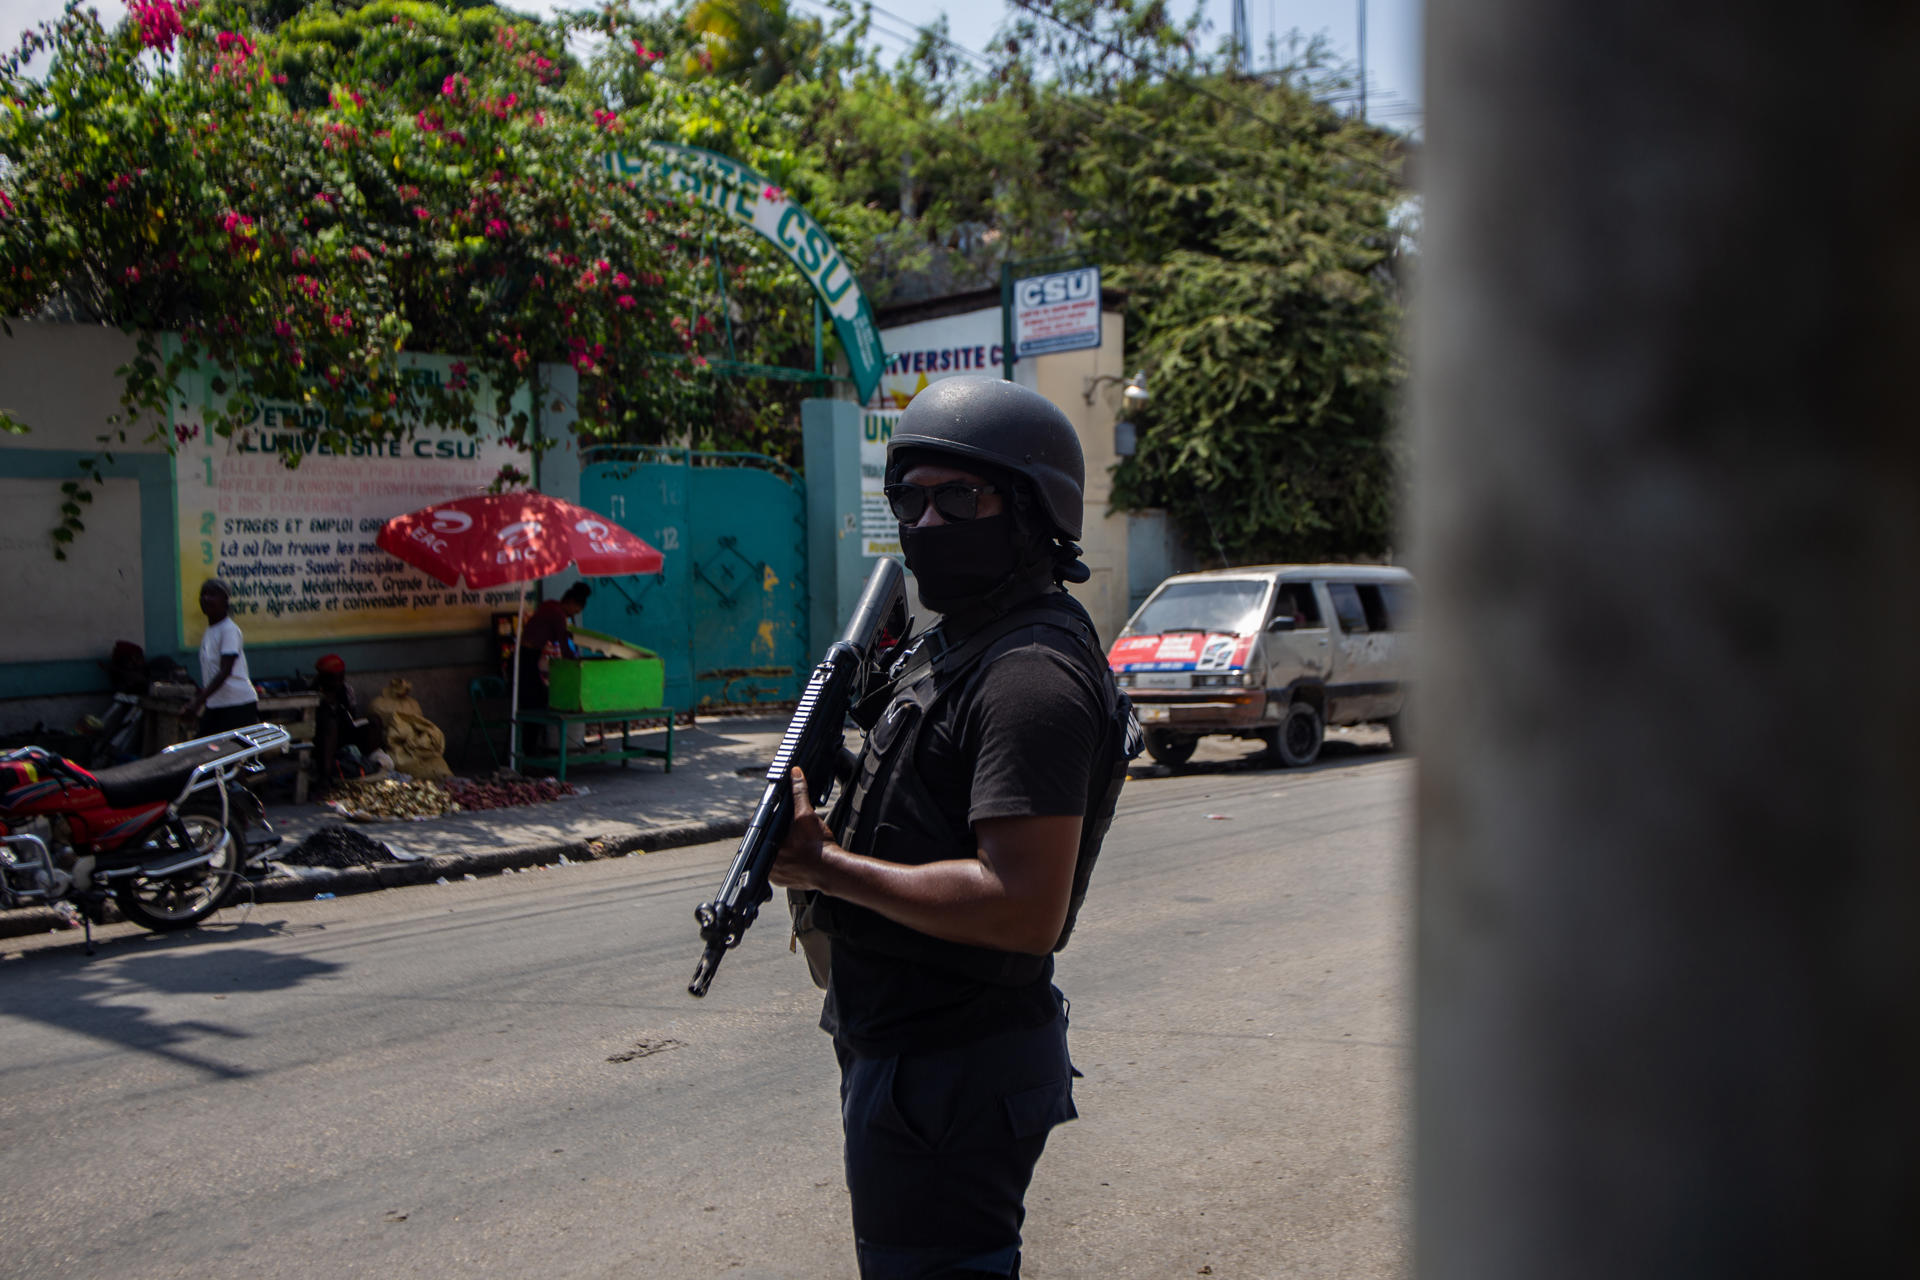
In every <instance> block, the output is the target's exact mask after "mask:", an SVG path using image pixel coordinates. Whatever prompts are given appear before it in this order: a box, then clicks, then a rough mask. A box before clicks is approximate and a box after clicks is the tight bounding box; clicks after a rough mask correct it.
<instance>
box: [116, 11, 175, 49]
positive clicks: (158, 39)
mask: <svg viewBox="0 0 1920 1280" xmlns="http://www.w3.org/2000/svg"><path fill="white" fill-rule="evenodd" d="M127 12H128V13H130V14H132V15H133V20H134V22H136V23H137V24H139V27H140V43H141V44H142V45H144V46H146V47H147V48H149V49H158V50H160V52H162V53H171V52H172V51H173V42H174V41H175V40H178V39H179V38H180V37H181V36H182V35H184V34H186V29H187V28H186V24H185V23H184V22H182V21H181V15H180V5H179V4H178V3H177V0H128V4H127Z"/></svg>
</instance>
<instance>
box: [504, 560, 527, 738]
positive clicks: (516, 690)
mask: <svg viewBox="0 0 1920 1280" xmlns="http://www.w3.org/2000/svg"><path fill="white" fill-rule="evenodd" d="M526 615H527V584H526V583H524V582H523V583H521V584H520V604H519V607H518V609H517V611H516V612H515V613H514V615H513V697H512V699H510V700H509V702H508V704H507V768H509V769H511V770H513V771H514V772H515V773H518V772H520V637H521V633H522V632H524V631H525V630H526V629H527V617H526Z"/></svg>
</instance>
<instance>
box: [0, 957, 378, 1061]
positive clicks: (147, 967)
mask: <svg viewBox="0 0 1920 1280" xmlns="http://www.w3.org/2000/svg"><path fill="white" fill-rule="evenodd" d="M210 932H211V931H209V930H198V931H189V932H186V933H180V934H169V935H165V936H158V937H156V936H153V935H142V936H141V937H138V938H128V939H123V940H120V941H121V942H122V944H123V945H118V946H107V945H103V946H102V948H101V951H100V953H99V954H98V955H95V956H93V957H88V956H87V955H86V954H85V952H84V951H83V949H82V946H81V944H80V942H79V940H78V938H77V936H76V939H75V942H74V945H73V946H71V947H52V948H43V949H41V950H37V951H34V952H31V953H29V954H26V955H24V956H21V957H20V958H19V959H16V960H10V961H8V962H7V964H6V968H5V971H4V972H5V975H6V976H5V979H4V981H0V1017H5V1018H18V1019H21V1020H23V1021H30V1022H37V1023H40V1024H41V1025H43V1026H47V1027H52V1028H56V1029H58V1030H61V1031H66V1032H69V1033H71V1034H73V1035H78V1036H85V1037H87V1038H89V1039H93V1040H98V1041H101V1042H104V1043H107V1044H111V1045H114V1046H116V1047H118V1048H122V1049H129V1050H132V1051H134V1052H136V1053H145V1054H149V1055H151V1056H153V1057H156V1058H160V1059H163V1060H165V1061H168V1062H172V1063H175V1064H178V1065H180V1066H185V1067H188V1068H190V1069H192V1070H195V1071H199V1072H202V1073H204V1074H206V1075H209V1076H217V1077H223V1078H239V1077H243V1076H246V1075H248V1074H250V1073H249V1072H247V1071H244V1070H241V1069H238V1068H235V1067H232V1066H229V1065H227V1064H225V1063H220V1062H215V1061H212V1060H210V1059H207V1058H204V1057H201V1056H199V1055H198V1054H195V1053H193V1052H191V1051H190V1050H188V1049H187V1048H186V1047H185V1046H186V1044H187V1043H188V1042H189V1041H193V1040H200V1039H204V1038H205V1037H207V1036H210V1035H211V1036H218V1037H223V1038H226V1039H233V1040H243V1039H246V1038H247V1037H248V1034H249V1033H248V1032H246V1031H244V1030H238V1029H235V1028H232V1027H224V1026H220V1025H217V1024H212V1023H207V1022H202V1021H199V1020H197V1019H184V1020H177V1021H176V1020H173V1019H170V1018H168V1017H166V1016H164V1015H162V1014H161V1013H159V1012H157V1010H156V1009H155V1008H154V1007H152V1005H150V1004H148V1003H146V1002H144V1001H143V1000H142V997H143V996H178V995H199V994H211V995H227V994H231V993H235V992H249V991H283V990H288V989H291V988H293V987H297V986H300V985H301V984H303V983H308V982H312V981H315V980H317V979H320V978H324V977H326V976H328V975H330V974H332V973H334V972H336V971H337V970H338V969H339V968H340V966H339V965H337V964H332V963H329V962H326V961H321V960H313V959H309V958H307V957H305V956H292V955H285V954H282V953H280V952H278V951H268V950H262V949H257V948H252V947H246V946H239V947H235V946H232V945H226V946H218V947H215V946H213V945H211V944H214V943H221V942H224V943H229V944H230V943H231V942H232V941H233V940H234V939H235V938H236V937H239V938H243V939H244V938H246V937H248V936H252V937H257V938H261V939H265V938H268V937H271V936H273V935H274V934H275V933H277V932H278V930H276V929H274V928H271V927H268V926H264V925H241V926H238V927H236V928H234V929H228V930H221V931H220V932H219V933H218V934H217V935H215V936H209V934H210ZM126 944H131V945H126Z"/></svg>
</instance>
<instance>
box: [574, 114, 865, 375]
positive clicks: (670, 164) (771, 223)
mask: <svg viewBox="0 0 1920 1280" xmlns="http://www.w3.org/2000/svg"><path fill="white" fill-rule="evenodd" d="M640 148H641V149H640V150H638V151H613V152H609V153H607V154H606V155H603V156H601V157H600V160H599V164H600V167H601V168H603V169H605V170H606V171H607V173H608V174H609V175H611V176H612V177H615V178H620V179H628V180H633V179H637V180H639V181H641V182H644V183H646V184H647V185H649V186H652V187H658V188H665V189H668V190H672V191H676V192H679V193H681V194H684V195H686V196H689V197H691V198H693V199H696V200H698V201H699V202H700V203H702V204H704V205H706V206H707V207H708V208H710V209H713V210H715V211H717V212H719V213H721V214H723V215H725V216H726V217H727V218H728V219H730V220H732V221H734V222H737V223H739V224H740V225H741V226H744V227H751V228H752V229H753V230H754V231H757V232H759V233H760V234H761V235H762V236H764V237H766V238H767V239H768V240H771V241H772V242H773V243H774V245H775V246H777V247H778V248H779V250H780V252H781V253H783V254H785V255H786V257H787V260H788V261H790V262H792V263H793V265H794V266H795V267H798V268H799V270H800V274H801V275H804V276H805V277H806V278H807V283H808V284H810V285H812V286H813V291H814V293H815V294H817V295H819V298H820V301H821V303H822V305H824V306H825V307H826V309H827V312H828V313H829V314H830V315H832V316H833V328H834V331H835V332H836V333H838V334H839V335H840V345H841V347H842V348H844V349H845V350H846V353H847V364H848V367H849V368H850V369H851V371H852V373H853V383H854V386H855V387H856V388H858V390H859V392H860V402H861V403H862V404H864V403H866V402H867V401H868V400H870V399H872V397H873V393H874V391H875V390H876V389H877V388H878V387H879V386H880V375H881V373H882V372H883V371H884V370H885V368H886V363H887V355H886V352H885V351H884V350H883V349H882V348H881V345H880V327H879V325H877V324H876V323H875V322H874V319H873V308H872V307H871V306H869V305H868V304H867V296H866V295H865V294H864V293H862V292H860V284H859V282H858V281H857V280H855V279H854V278H853V269H852V268H851V267H849V266H848V265H847V262H846V259H845V258H844V257H842V256H841V253H840V250H839V249H837V248H835V247H834V243H833V241H832V240H830V239H828V237H827V233H826V232H825V231H822V230H821V229H820V224H819V223H817V222H815V221H814V220H813V218H812V217H811V216H810V215H809V214H808V213H807V211H806V210H805V209H802V208H801V207H800V206H799V205H798V204H796V203H795V202H793V201H792V200H789V199H787V197H786V194H785V193H784V192H782V191H781V190H780V188H778V187H776V186H774V185H773V184H771V183H770V182H768V181H767V180H766V178H764V177H762V176H761V175H760V174H759V173H757V172H755V171H754V170H752V169H750V168H748V167H747V166H746V165H744V164H741V163H740V162H739V161H738V160H730V159H728V158H727V157H726V156H723V155H719V154H717V153H715V152H712V151H703V150H701V149H700V148H698V147H682V146H677V145H675V144H673V143H670V142H643V143H641V144H640Z"/></svg>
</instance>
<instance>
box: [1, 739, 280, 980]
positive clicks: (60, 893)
mask: <svg viewBox="0 0 1920 1280" xmlns="http://www.w3.org/2000/svg"><path fill="white" fill-rule="evenodd" d="M288 740H289V734H288V733H287V730H286V729H285V728H284V727H283V726H280V725H276V724H256V725H252V726H250V727H248V728H245V729H236V730H234V731H233V732H231V733H220V734H214V735H212V736H211V737H205V738H195V739H194V740H192V741H191V742H182V743H180V744H179V745H177V746H172V747H168V748H167V749H166V750H165V751H162V752H161V753H160V754H158V755H155V756H149V757H148V758H147V759H145V760H139V761H136V762H134V763H133V764H127V765H119V766H116V767H114V768H111V769H101V770H97V771H95V770H89V769H86V768H83V767H81V766H80V765H78V764H75V763H74V762H73V761H72V760H69V759H67V758H66V757H64V756H61V755H57V754H55V753H54V752H51V751H48V750H46V749H44V748H42V747H22V748H19V749H17V750H14V751H7V752H0V910H11V909H14V908H19V907H28V906H53V905H56V904H58V903H61V902H71V903H74V904H75V905H76V906H78V908H79V909H80V914H81V919H82V921H83V922H84V923H85V925H86V928H87V951H88V953H89V954H91V953H92V951H93V925H94V924H96V923H98V922H99V921H100V920H101V919H102V918H103V911H104V908H105V906H106V902H107V899H108V898H109V897H111V898H112V899H113V900H114V901H115V903H117V904H118V906H119V908H120V913H121V914H122V915H124V916H125V917H126V918H127V919H129V920H131V921H133V922H134V923H135V924H138V925H141V926H143V927H145V928H148V929H153V930H156V931H160V932H166V931H170V930H174V929H188V928H191V927H193V926H194V925H197V924H199V923H200V922H201V921H202V920H205V919H206V918H207V917H208V916H210V915H212V914H213V912H214V911H215V909H217V908H218V907H219V906H220V904H221V902H222V900H223V899H225V897H226V896H227V893H228V891H229V890H230V889H231V888H232V887H233V884H234V882H235V878H236V877H237V876H238V875H239V873H240V872H241V871H242V870H243V868H244V867H245V866H246V864H248V863H249V862H257V861H258V860H260V859H261V858H262V857H263V856H264V852H265V849H267V848H270V847H271V846H272V845H273V844H274V843H277V841H274V840H273V839H272V838H271V836H270V834H269V836H268V837H267V838H265V839H254V838H253V837H252V834H251V833H252V831H253V829H255V828H256V827H261V828H263V827H264V821H263V820H262V818H261V810H260V802H259V801H258V800H257V799H256V798H255V797H254V795H253V793H252V792H251V791H249V790H248V789H247V788H246V787H245V786H244V785H243V784H242V783H241V782H240V780H239V775H240V774H241V773H242V772H243V771H247V770H257V769H259V768H260V767H261V766H260V764H259V760H260V758H261V757H262V756H264V755H266V754H267V753H269V752H271V751H277V750H280V749H282V748H284V747H285V746H286V745H287V742H288ZM250 841H251V843H250Z"/></svg>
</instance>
